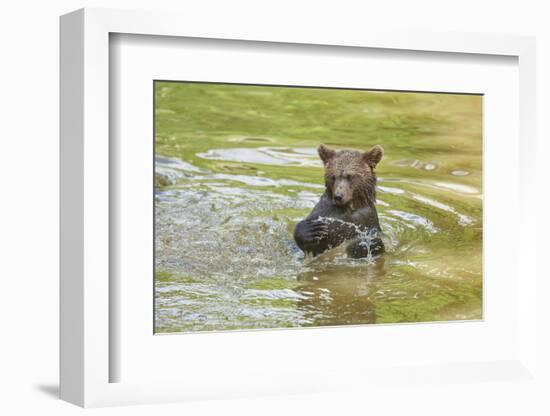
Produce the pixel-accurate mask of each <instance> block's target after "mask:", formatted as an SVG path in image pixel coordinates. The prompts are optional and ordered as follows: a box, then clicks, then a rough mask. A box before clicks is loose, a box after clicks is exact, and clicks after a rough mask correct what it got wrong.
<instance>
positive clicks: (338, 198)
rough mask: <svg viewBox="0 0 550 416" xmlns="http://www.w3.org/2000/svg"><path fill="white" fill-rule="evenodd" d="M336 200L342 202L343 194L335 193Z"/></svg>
mask: <svg viewBox="0 0 550 416" xmlns="http://www.w3.org/2000/svg"><path fill="white" fill-rule="evenodd" d="M334 202H342V195H340V194H334Z"/></svg>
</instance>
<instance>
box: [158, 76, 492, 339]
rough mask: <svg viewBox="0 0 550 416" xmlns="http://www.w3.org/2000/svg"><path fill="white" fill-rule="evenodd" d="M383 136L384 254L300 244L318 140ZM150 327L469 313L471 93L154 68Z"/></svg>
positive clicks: (475, 206)
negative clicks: (178, 76) (167, 72)
mask: <svg viewBox="0 0 550 416" xmlns="http://www.w3.org/2000/svg"><path fill="white" fill-rule="evenodd" d="M320 143H325V144H326V145H329V146H331V147H334V148H336V149H346V148H352V149H359V150H368V149H369V148H370V147H371V146H372V145H374V144H380V145H381V146H382V147H383V148H384V150H385V155H384V158H383V160H382V161H381V162H380V164H379V165H378V167H377V174H378V191H377V209H378V214H379V218H380V223H381V227H382V232H383V240H384V242H385V245H386V253H385V254H384V255H383V256H381V257H380V258H377V259H374V260H373V259H349V258H347V257H346V255H345V250H344V248H343V247H338V248H335V249H333V250H330V251H329V252H326V253H324V254H323V255H321V256H319V257H316V258H309V257H304V255H303V253H302V252H301V251H300V249H299V248H298V247H297V246H296V244H295V242H294V240H293V237H292V234H293V229H294V226H295V225H296V223H297V222H298V221H300V220H301V219H303V218H304V217H306V216H307V214H308V213H309V212H310V211H311V209H312V207H313V206H314V205H315V203H316V202H317V201H318V199H319V197H320V196H321V194H322V193H323V191H324V183H323V168H322V164H321V161H320V160H319V157H318V156H317V152H316V148H317V146H318V145H319V144H320ZM155 154H156V160H155V201H154V204H155V332H157V333H168V332H188V331H211V330H215V331H219V330H236V329H259V328H284V327H311V326H322V325H343V324H377V323H400V322H427V321H444V320H471V319H481V318H482V227H483V221H482V220H483V219H482V97H481V96H478V95H455V94H428V93H401V92H378V91H359V90H338V89H316V88H285V87H262V86H243V85H227V84H201V83H180V82H158V81H157V82H155Z"/></svg>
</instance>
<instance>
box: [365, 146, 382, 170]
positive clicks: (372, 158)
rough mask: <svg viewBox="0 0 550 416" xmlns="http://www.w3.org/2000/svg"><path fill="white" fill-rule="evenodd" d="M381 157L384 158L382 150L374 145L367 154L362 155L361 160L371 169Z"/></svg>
mask: <svg viewBox="0 0 550 416" xmlns="http://www.w3.org/2000/svg"><path fill="white" fill-rule="evenodd" d="M382 156H384V149H382V146H380V145H378V144H375V145H374V146H373V147H372V149H370V150H369V151H368V152H365V153H363V159H364V160H365V162H367V164H368V165H369V166H370V167H371V168H373V169H374V167H375V166H376V165H377V164H378V162H380V161H381V160H382Z"/></svg>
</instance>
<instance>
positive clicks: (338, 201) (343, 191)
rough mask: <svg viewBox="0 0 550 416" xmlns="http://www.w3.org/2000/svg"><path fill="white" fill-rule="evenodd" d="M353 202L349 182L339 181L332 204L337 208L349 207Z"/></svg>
mask: <svg viewBox="0 0 550 416" xmlns="http://www.w3.org/2000/svg"><path fill="white" fill-rule="evenodd" d="M350 201H351V188H350V186H349V184H348V183H347V181H345V180H337V181H336V184H335V187H334V191H333V193H332V203H333V204H334V205H337V206H344V205H347V204H348V203H349V202H350Z"/></svg>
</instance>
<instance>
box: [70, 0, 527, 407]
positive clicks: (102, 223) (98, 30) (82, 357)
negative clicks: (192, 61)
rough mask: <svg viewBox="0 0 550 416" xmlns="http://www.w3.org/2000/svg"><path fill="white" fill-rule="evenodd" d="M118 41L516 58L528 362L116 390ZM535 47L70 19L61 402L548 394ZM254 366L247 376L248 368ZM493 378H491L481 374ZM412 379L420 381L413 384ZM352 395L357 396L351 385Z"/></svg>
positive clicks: (520, 314) (158, 18)
mask: <svg viewBox="0 0 550 416" xmlns="http://www.w3.org/2000/svg"><path fill="white" fill-rule="evenodd" d="M114 33H123V34H134V35H148V36H171V37H191V38H208V39H226V40H241V41H242V40H246V41H254V42H280V43H282V44H296V43H298V44H304V45H332V46H335V47H357V48H383V49H390V50H391V49H396V50H410V51H430V52H437V53H443V54H444V53H454V54H484V55H505V56H511V57H516V58H517V59H518V66H519V115H518V116H519V136H518V137H519V140H520V141H521V146H519V143H518V163H519V166H520V169H519V172H520V177H519V178H518V182H519V185H520V189H519V191H518V192H519V195H520V196H521V198H520V206H519V212H520V213H524V214H526V213H530V214H529V215H522V216H521V220H520V222H521V225H520V227H518V235H517V239H518V240H519V242H520V245H519V248H518V254H519V256H518V266H517V267H518V269H517V270H516V273H519V270H522V279H521V281H520V284H519V285H518V292H517V315H516V316H517V319H518V322H519V323H520V324H519V325H518V334H517V341H518V348H517V354H514V355H511V356H510V357H509V358H508V359H505V360H503V359H499V361H481V362H472V363H467V364H465V363H462V364H460V365H458V364H456V363H452V362H445V363H441V364H439V365H433V364H430V365H423V363H422V362H419V363H418V365H417V366H415V368H414V369H413V370H411V368H410V367H409V368H404V369H402V370H399V369H395V368H393V369H388V368H380V369H373V368H369V372H368V374H365V373H364V372H362V371H361V368H358V369H357V371H351V372H350V370H349V369H337V370H331V371H332V373H331V376H330V377H327V378H326V379H323V381H322V382H321V381H320V380H319V378H318V374H313V373H311V374H299V375H297V374H295V373H290V372H288V371H287V372H281V373H280V374H277V375H275V376H273V375H271V376H270V377H269V378H267V377H266V378H265V379H261V380H251V381H248V382H246V381H243V380H238V379H237V382H236V383H233V382H232V380H234V379H235V375H234V374H221V375H220V379H219V380H218V381H217V382H215V383H214V382H212V380H210V379H208V378H207V377H203V378H202V379H198V378H196V377H195V378H189V379H187V380H186V379H185V377H183V380H178V381H169V380H165V381H155V382H129V383H127V382H111V381H112V380H111V376H110V371H109V369H110V365H112V363H113V361H114V360H117V359H119V358H120V357H116V354H114V353H113V351H112V350H111V349H110V337H111V336H112V334H110V329H109V328H110V326H109V325H110V310H112V309H113V308H114V307H115V305H112V304H111V302H112V298H110V296H109V292H110V291H112V290H113V288H112V287H111V286H110V280H109V275H110V272H111V270H110V267H112V259H111V260H110V252H109V238H110V237H109V235H110V234H109V229H110V226H111V225H112V224H110V221H112V218H110V205H109V204H110V195H109V189H110V169H111V170H112V169H113V166H110V164H111V163H112V160H110V158H109V135H110V132H109V117H110V113H109V91H110V89H109V81H110V79H109V36H110V34H114ZM534 71H535V43H534V39H533V38H530V37H518V36H507V35H486V34H465V33H437V34H434V33H429V32H401V33H400V32H395V31H388V32H381V31H376V30H370V31H369V30H364V29H363V28H356V29H353V28H350V29H349V31H346V32H340V33H338V34H337V35H336V34H330V35H328V34H327V33H326V31H325V30H323V28H322V27H318V28H316V27H315V26H314V25H312V27H311V28H310V30H308V31H307V32H302V31H299V30H292V29H289V28H281V27H279V26H278V25H276V24H273V25H265V24H261V25H259V24H257V23H254V22H250V24H249V26H240V27H239V30H238V32H237V31H235V28H234V26H233V25H232V24H231V22H225V21H223V20H220V21H216V24H215V25H214V24H213V25H211V26H209V27H204V25H203V24H202V23H200V22H196V21H194V20H193V18H192V16H185V15H183V16H182V15H177V14H176V15H174V14H167V13H151V12H136V11H119V10H107V9H82V10H78V11H76V12H73V13H70V14H68V15H65V16H63V17H62V18H61V282H60V284H61V340H60V347H61V357H60V358H61V390H60V393H61V398H62V399H64V400H67V401H69V402H71V403H75V404H77V405H80V406H85V407H88V406H106V405H120V404H138V403H159V402H173V401H183V400H192V399H197V398H216V397H239V396H253V395H260V394H281V393H300V392H304V393H305V392H320V391H327V390H338V389H341V388H343V384H342V382H341V380H342V379H343V378H345V379H348V380H353V381H350V382H349V383H351V384H354V385H355V386H357V388H358V389H360V388H362V387H361V386H363V387H364V386H367V385H368V386H372V385H373V384H374V383H375V382H378V381H380V380H385V383H392V382H393V380H401V381H403V379H407V377H408V376H410V375H411V374H413V373H414V374H413V376H412V378H413V379H415V380H420V381H421V382H425V383H427V384H429V383H430V382H433V380H434V379H438V380H439V379H441V380H447V381H449V382H452V380H453V379H460V380H463V381H470V382H472V383H480V381H481V380H484V379H486V377H488V374H491V376H490V377H489V378H490V379H491V380H493V379H496V380H498V379H499V377H501V378H502V379H503V380H507V381H510V380H511V381H512V382H515V381H517V382H518V383H520V382H524V381H525V380H530V382H531V383H537V382H538V381H537V380H538V379H537V362H536V346H537V338H536V314H537V310H536V302H535V301H534V299H535V297H536V292H535V288H536V278H537V273H536V268H535V258H534V256H535V251H534V250H527V248H526V247H525V245H523V246H522V245H521V242H526V241H535V240H536V238H535V230H536V228H537V227H536V218H535V217H534V216H533V215H532V214H531V213H532V212H535V209H533V208H534V204H535V201H534V199H533V197H532V195H534V192H532V189H531V187H532V184H531V182H530V181H529V178H528V176H527V175H528V169H527V168H528V167H532V166H534V160H535V155H534V152H533V151H532V148H533V147H534V146H532V145H534V142H535V139H536V137H535V131H534V128H535V127H534V126H535V120H534V117H535V76H534ZM243 365H247V364H244V363H243ZM476 372H482V373H483V374H484V376H482V377H476V376H472V374H476ZM407 375H408V376H407ZM346 386H348V385H347V384H346Z"/></svg>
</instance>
